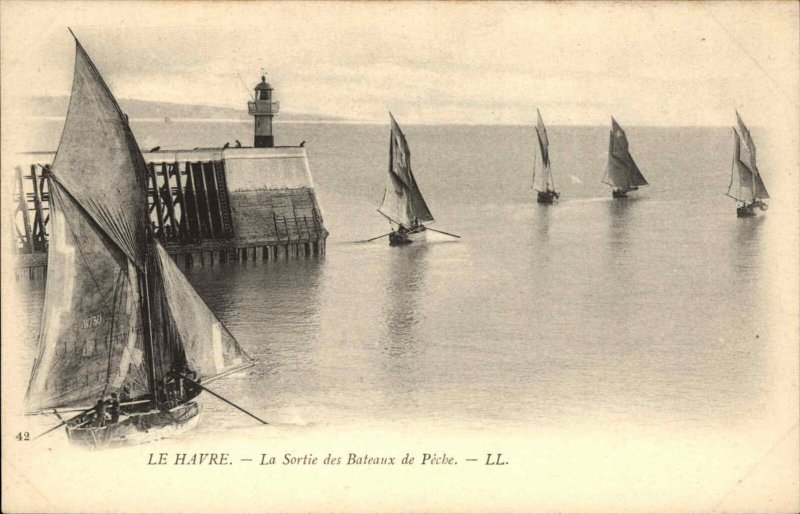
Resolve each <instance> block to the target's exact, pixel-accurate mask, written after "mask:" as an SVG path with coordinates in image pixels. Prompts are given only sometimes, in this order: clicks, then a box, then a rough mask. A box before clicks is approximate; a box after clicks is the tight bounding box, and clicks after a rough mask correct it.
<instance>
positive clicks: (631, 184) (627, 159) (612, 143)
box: [602, 117, 648, 198]
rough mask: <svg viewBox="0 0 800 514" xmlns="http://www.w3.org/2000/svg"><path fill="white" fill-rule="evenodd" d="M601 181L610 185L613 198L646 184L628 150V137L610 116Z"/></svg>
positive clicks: (626, 194)
mask: <svg viewBox="0 0 800 514" xmlns="http://www.w3.org/2000/svg"><path fill="white" fill-rule="evenodd" d="M602 182H603V183H604V184H608V185H609V186H611V196H612V197H613V198H625V197H627V196H628V193H629V192H630V191H636V190H637V189H639V188H640V187H642V186H646V185H648V183H647V180H646V179H645V178H644V175H642V172H641V171H639V167H638V166H636V162H635V161H634V160H633V157H632V156H631V153H630V152H629V151H628V138H627V137H626V136H625V131H624V130H622V127H620V126H619V123H617V120H615V119H614V118H613V117H612V118H611V135H610V138H609V142H608V165H607V166H606V173H605V175H604V176H603V180H602Z"/></svg>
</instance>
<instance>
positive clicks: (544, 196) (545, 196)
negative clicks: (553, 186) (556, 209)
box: [536, 191, 561, 205]
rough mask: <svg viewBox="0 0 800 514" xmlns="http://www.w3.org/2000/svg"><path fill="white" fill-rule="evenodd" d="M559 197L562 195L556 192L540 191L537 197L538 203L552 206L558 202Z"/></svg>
mask: <svg viewBox="0 0 800 514" xmlns="http://www.w3.org/2000/svg"><path fill="white" fill-rule="evenodd" d="M559 196H561V195H559V194H558V193H556V192H555V191H539V193H538V194H537V195H536V201H537V202H538V203H544V204H550V205H552V204H553V203H555V201H556V200H558V198H559Z"/></svg>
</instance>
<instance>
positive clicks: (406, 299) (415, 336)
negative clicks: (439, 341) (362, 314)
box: [381, 242, 431, 404]
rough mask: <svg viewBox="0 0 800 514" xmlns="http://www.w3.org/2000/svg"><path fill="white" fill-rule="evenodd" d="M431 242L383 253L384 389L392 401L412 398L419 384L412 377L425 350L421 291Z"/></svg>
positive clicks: (405, 401)
mask: <svg viewBox="0 0 800 514" xmlns="http://www.w3.org/2000/svg"><path fill="white" fill-rule="evenodd" d="M430 244H431V243H426V242H417V243H412V244H410V245H406V246H401V247H393V248H390V251H389V255H386V258H387V259H388V261H389V263H388V266H387V267H386V274H387V278H386V284H387V287H386V290H385V300H384V307H383V323H384V329H383V330H384V336H383V337H382V338H381V340H382V342H383V360H382V363H381V368H382V370H383V380H384V386H383V387H384V392H385V394H386V395H387V397H388V399H389V402H390V403H392V404H403V403H407V402H408V401H410V400H412V396H411V395H413V392H414V390H415V389H416V388H418V387H419V382H418V380H417V379H416V375H417V373H419V369H420V359H421V358H422V356H423V355H424V353H425V347H424V345H425V343H426V338H425V336H424V334H421V333H420V332H421V330H422V329H421V323H422V321H423V318H424V316H425V313H424V311H423V303H422V297H421V295H423V294H424V289H425V276H426V271H427V268H428V252H429V248H430Z"/></svg>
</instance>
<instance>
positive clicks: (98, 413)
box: [93, 397, 106, 427]
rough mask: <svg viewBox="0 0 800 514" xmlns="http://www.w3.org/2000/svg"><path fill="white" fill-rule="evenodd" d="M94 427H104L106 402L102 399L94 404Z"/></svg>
mask: <svg viewBox="0 0 800 514" xmlns="http://www.w3.org/2000/svg"><path fill="white" fill-rule="evenodd" d="M93 425H94V426H96V427H104V426H105V425H106V402H105V401H104V400H103V398H102V397H100V398H98V399H97V403H95V404H94V423H93Z"/></svg>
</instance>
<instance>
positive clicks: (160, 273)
mask: <svg viewBox="0 0 800 514" xmlns="http://www.w3.org/2000/svg"><path fill="white" fill-rule="evenodd" d="M75 43H76V58H75V74H74V79H73V85H72V96H71V99H70V105H69V111H68V113H67V118H66V121H65V124H64V131H63V133H62V136H61V142H60V144H59V147H58V151H57V153H56V156H55V160H54V162H53V166H52V170H51V172H50V174H49V180H50V198H51V200H50V201H51V203H50V216H51V219H50V225H49V226H50V251H49V254H48V273H47V286H46V293H45V301H44V312H43V315H42V321H41V330H40V336H39V348H38V356H37V358H36V360H35V362H34V365H33V370H32V373H31V378H30V382H29V384H28V390H27V394H26V404H27V412H28V413H29V414H35V413H40V414H41V413H48V414H54V415H56V416H58V417H59V419H62V420H63V416H64V415H65V414H66V413H67V412H73V413H74V412H79V413H80V414H78V415H76V416H74V417H72V418H70V419H67V420H66V421H63V423H62V425H66V432H67V435H68V437H69V439H70V441H72V442H74V443H77V444H80V445H85V446H88V447H90V448H93V449H100V448H106V447H109V446H115V445H123V444H137V443H143V442H148V441H151V440H154V439H160V438H163V437H167V436H171V435H175V434H177V433H181V432H184V431H186V430H189V429H191V428H193V427H194V426H196V425H197V424H198V422H199V420H200V411H201V407H200V404H199V403H198V402H197V396H198V395H199V394H200V392H201V390H202V389H203V388H204V386H201V385H200V382H201V381H203V383H204V384H205V383H207V382H209V381H211V380H213V379H215V378H218V377H221V376H222V375H225V374H228V373H232V372H234V371H237V370H240V369H244V368H246V367H249V366H251V365H252V363H253V361H252V359H251V358H250V357H249V356H248V355H247V354H246V353H245V352H244V351H243V350H242V349H241V347H240V346H239V344H238V343H237V342H236V340H235V339H234V337H233V336H232V335H231V333H230V332H229V331H228V330H227V329H226V328H225V327H224V326H223V325H222V323H220V321H219V320H218V319H217V318H216V316H214V314H213V313H212V312H211V311H210V310H209V308H208V307H207V306H206V305H205V303H203V300H202V299H201V298H200V296H199V295H198V294H197V292H196V291H195V290H194V289H193V288H192V286H191V285H190V284H189V282H188V281H187V280H186V278H185V277H184V276H183V274H182V273H181V271H180V270H179V269H178V268H177V266H176V265H175V263H174V262H173V261H172V259H171V258H170V257H169V255H168V254H167V252H166V251H165V250H164V248H163V247H162V246H161V244H160V243H159V242H158V241H157V240H156V239H155V238H154V236H153V233H152V231H151V228H150V222H149V213H148V209H147V200H146V197H145V195H146V181H147V167H146V165H145V161H144V158H143V157H142V154H141V152H140V150H139V146H138V145H137V143H136V140H135V139H134V137H133V133H132V132H131V129H130V127H129V126H128V122H127V117H126V116H125V115H124V114H123V112H122V111H121V110H120V107H119V105H118V104H117V102H116V100H115V99H114V97H113V95H112V94H111V91H110V90H109V88H108V86H107V85H106V84H105V82H104V81H103V79H102V77H101V76H100V74H99V72H98V71H97V69H96V68H95V66H94V64H93V63H92V61H91V60H90V59H89V56H88V55H87V54H86V52H85V50H84V49H83V47H82V46H81V44H80V42H78V40H77V39H76V40H75ZM109 397H110V398H109ZM107 415H108V417H107Z"/></svg>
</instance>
